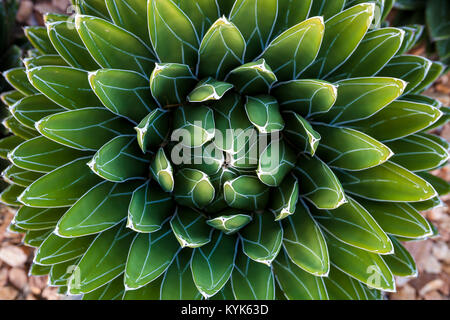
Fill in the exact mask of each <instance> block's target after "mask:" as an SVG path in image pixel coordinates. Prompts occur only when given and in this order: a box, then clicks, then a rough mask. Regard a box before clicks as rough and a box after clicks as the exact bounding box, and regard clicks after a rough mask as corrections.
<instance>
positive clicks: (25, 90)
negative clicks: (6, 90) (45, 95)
mask: <svg viewBox="0 0 450 320" xmlns="http://www.w3.org/2000/svg"><path fill="white" fill-rule="evenodd" d="M3 77H5V79H6V81H8V83H9V84H10V85H11V86H12V87H13V88H14V89H16V90H18V91H19V92H20V93H22V94H23V95H25V96H29V95H31V94H36V93H39V91H37V89H36V88H35V87H33V85H32V84H31V83H30V81H28V78H27V73H26V70H25V68H14V69H9V70H7V71H5V72H4V73H3Z"/></svg>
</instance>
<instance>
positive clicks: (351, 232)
mask: <svg viewBox="0 0 450 320" xmlns="http://www.w3.org/2000/svg"><path fill="white" fill-rule="evenodd" d="M348 200H349V202H348V203H346V204H344V205H342V206H340V207H339V208H337V209H335V210H316V209H312V214H313V217H314V219H315V220H316V221H317V222H318V223H319V224H320V226H321V227H322V229H325V230H326V231H328V232H329V233H331V234H332V235H333V236H334V237H336V238H337V239H339V240H340V241H342V242H344V243H347V244H348V245H351V246H355V247H357V248H360V249H363V250H367V251H370V252H374V253H378V254H389V253H392V252H393V250H394V248H393V245H392V243H391V241H390V240H389V237H388V236H387V235H386V234H385V233H384V231H383V229H382V228H381V227H380V226H379V225H378V223H377V222H376V220H374V218H372V216H371V215H370V214H369V212H367V211H366V209H365V208H364V207H363V206H362V205H360V204H359V203H358V202H356V201H355V200H353V199H351V198H348Z"/></svg>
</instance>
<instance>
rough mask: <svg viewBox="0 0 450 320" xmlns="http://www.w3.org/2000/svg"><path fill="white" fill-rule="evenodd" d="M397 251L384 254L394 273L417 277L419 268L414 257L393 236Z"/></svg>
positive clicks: (401, 275) (400, 275)
mask: <svg viewBox="0 0 450 320" xmlns="http://www.w3.org/2000/svg"><path fill="white" fill-rule="evenodd" d="M391 240H392V243H393V244H394V249H395V253H394V254H391V255H387V256H383V259H384V261H385V262H386V264H387V265H388V267H389V269H390V270H391V271H392V273H393V274H394V275H396V276H399V277H417V274H418V270H417V267H416V263H415V262H414V258H413V257H412V256H411V254H410V253H409V252H408V250H406V248H405V247H404V246H402V244H401V243H400V242H399V241H398V240H397V239H396V238H395V237H391Z"/></svg>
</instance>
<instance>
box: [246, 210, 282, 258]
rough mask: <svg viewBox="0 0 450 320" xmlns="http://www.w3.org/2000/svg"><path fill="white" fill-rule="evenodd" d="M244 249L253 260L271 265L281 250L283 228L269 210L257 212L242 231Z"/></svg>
mask: <svg viewBox="0 0 450 320" xmlns="http://www.w3.org/2000/svg"><path fill="white" fill-rule="evenodd" d="M240 235H241V239H242V250H243V251H244V253H245V254H246V255H247V256H248V257H249V258H250V259H252V260H254V261H256V262H259V263H263V264H265V265H268V266H271V265H272V262H273V261H274V260H275V258H276V257H277V255H278V253H279V252H280V249H281V245H282V242H283V228H282V226H281V223H280V222H277V221H274V219H273V215H272V214H270V213H269V212H263V213H256V214H255V216H254V219H253V222H252V223H251V224H250V225H249V226H247V227H246V228H245V229H244V230H243V231H242V232H241V233H240Z"/></svg>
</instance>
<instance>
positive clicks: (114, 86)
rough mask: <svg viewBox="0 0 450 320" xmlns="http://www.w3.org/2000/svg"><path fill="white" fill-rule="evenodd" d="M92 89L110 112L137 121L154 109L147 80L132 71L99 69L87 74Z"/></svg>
mask: <svg viewBox="0 0 450 320" xmlns="http://www.w3.org/2000/svg"><path fill="white" fill-rule="evenodd" d="M89 83H90V84H91V87H92V90H94V93H95V94H96V95H97V97H98V98H99V99H100V101H101V102H102V103H103V105H104V106H105V107H106V108H108V109H109V110H111V112H113V113H115V114H117V115H119V116H122V117H125V118H127V119H129V120H131V121H132V122H135V123H139V122H140V121H141V120H142V119H143V118H144V117H145V116H146V115H147V114H148V113H149V112H151V111H152V110H153V109H155V107H156V106H155V103H154V101H153V99H152V96H151V92H150V90H149V87H148V80H147V79H146V78H145V77H144V76H142V75H141V74H139V73H137V72H133V71H126V70H114V69H100V70H97V71H96V72H93V73H90V74H89Z"/></svg>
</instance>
